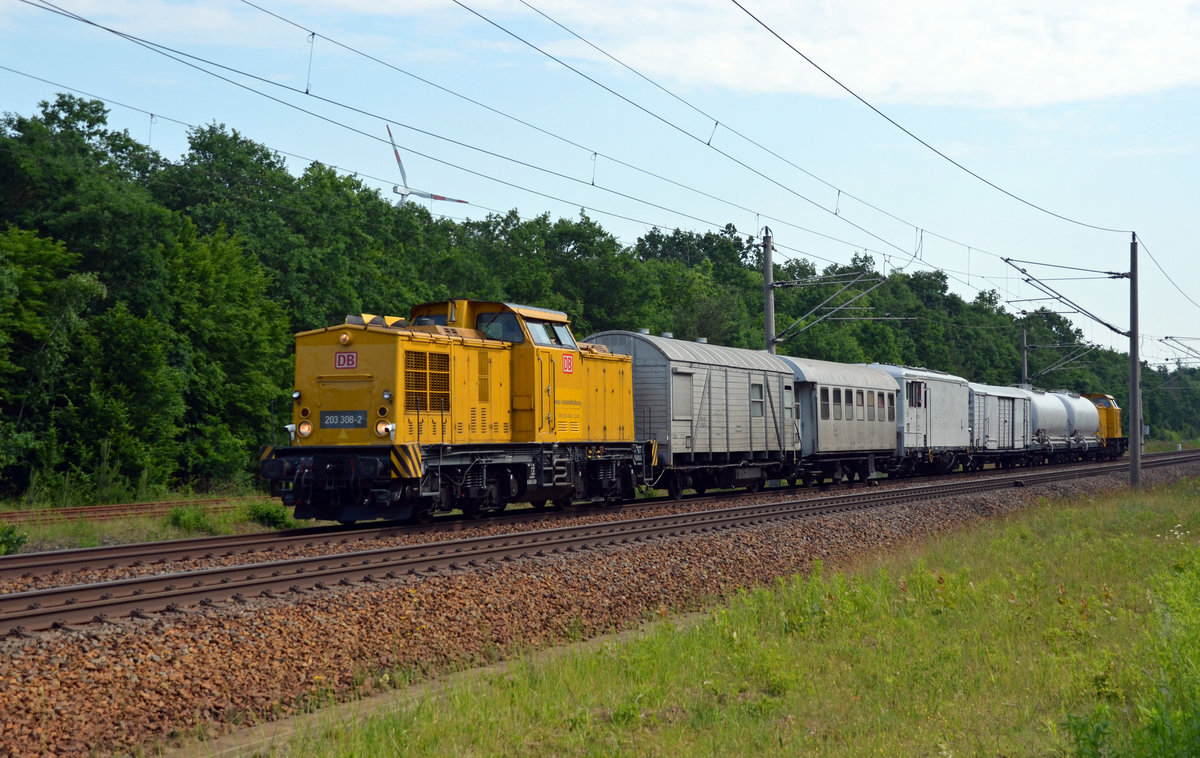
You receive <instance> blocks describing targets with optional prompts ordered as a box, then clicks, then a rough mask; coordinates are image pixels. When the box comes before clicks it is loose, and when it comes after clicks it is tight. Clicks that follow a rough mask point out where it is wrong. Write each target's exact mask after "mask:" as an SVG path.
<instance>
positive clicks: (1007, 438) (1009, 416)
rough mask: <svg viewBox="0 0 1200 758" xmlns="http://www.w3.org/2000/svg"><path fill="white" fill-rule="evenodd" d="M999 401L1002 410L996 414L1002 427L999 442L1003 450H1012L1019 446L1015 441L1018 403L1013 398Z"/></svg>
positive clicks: (1003, 398) (999, 432)
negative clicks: (1015, 420) (1015, 419)
mask: <svg viewBox="0 0 1200 758" xmlns="http://www.w3.org/2000/svg"><path fill="white" fill-rule="evenodd" d="M999 400H1000V410H999V413H997V414H996V417H997V423H998V424H999V427H1000V428H999V429H997V434H998V437H999V440H998V442H999V445H1000V447H1001V448H1003V449H1006V450H1011V449H1012V448H1014V447H1016V446H1017V444H1016V439H1015V434H1016V424H1015V423H1014V418H1015V416H1016V403H1017V401H1016V400H1015V399H1014V398H1011V397H1002V398H999Z"/></svg>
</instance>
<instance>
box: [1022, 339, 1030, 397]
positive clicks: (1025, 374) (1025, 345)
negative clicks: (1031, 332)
mask: <svg viewBox="0 0 1200 758" xmlns="http://www.w3.org/2000/svg"><path fill="white" fill-rule="evenodd" d="M1021 384H1023V385H1024V384H1029V341H1028V337H1026V335H1025V327H1021Z"/></svg>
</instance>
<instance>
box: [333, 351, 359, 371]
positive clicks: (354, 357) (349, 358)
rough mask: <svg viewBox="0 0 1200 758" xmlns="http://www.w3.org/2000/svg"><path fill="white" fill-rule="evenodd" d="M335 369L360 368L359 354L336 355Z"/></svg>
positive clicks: (334, 356) (334, 355)
mask: <svg viewBox="0 0 1200 758" xmlns="http://www.w3.org/2000/svg"><path fill="white" fill-rule="evenodd" d="M333 367H334V368H358V353H334V354H333Z"/></svg>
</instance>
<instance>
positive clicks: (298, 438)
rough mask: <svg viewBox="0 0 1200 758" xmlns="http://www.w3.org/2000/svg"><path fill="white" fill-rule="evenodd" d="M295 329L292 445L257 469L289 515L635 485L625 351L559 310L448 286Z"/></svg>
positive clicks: (563, 495)
mask: <svg viewBox="0 0 1200 758" xmlns="http://www.w3.org/2000/svg"><path fill="white" fill-rule="evenodd" d="M410 318H411V323H409V322H406V321H405V320H404V319H400V318H394V317H381V316H372V315H369V314H364V315H362V316H351V317H348V318H347V320H346V323H345V324H342V325H340V326H333V327H328V328H324V329H316V330H313V331H308V332H302V333H300V334H297V335H296V372H295V391H294V392H293V394H292V398H293V407H292V423H291V424H290V425H289V426H288V429H289V434H290V436H291V440H290V444H289V445H287V446H285V447H278V448H268V449H266V450H265V451H264V453H263V456H262V459H261V462H260V472H261V474H262V476H263V477H264V478H266V479H268V480H269V481H270V483H271V490H272V494H273V495H276V496H278V497H280V498H282V500H283V502H284V504H286V505H293V506H295V513H296V517H297V518H318V519H329V520H337V521H344V522H348V521H355V520H360V519H370V518H389V519H407V518H411V519H414V520H417V521H423V520H426V519H427V518H428V517H430V516H431V515H432V514H433V513H435V512H438V511H448V510H452V509H455V508H461V509H462V510H463V511H464V512H465V513H467V514H469V515H473V516H477V515H480V514H482V513H485V512H494V511H498V510H502V509H503V508H504V507H505V505H506V504H507V503H509V502H511V501H518V500H519V501H522V502H525V501H528V502H531V503H534V504H535V505H545V504H546V503H547V502H550V501H553V502H555V503H558V504H564V505H565V504H568V503H570V502H573V501H575V500H604V499H622V498H627V497H632V496H633V495H634V492H635V487H636V485H637V484H638V483H639V482H641V481H643V480H644V478H645V474H646V471H645V470H644V459H645V455H644V451H643V449H642V448H641V447H640V446H639V445H638V444H637V443H636V442H635V441H634V440H635V437H634V429H633V424H632V419H633V411H632V390H633V386H632V370H631V365H630V359H629V357H628V356H625V355H613V354H611V353H610V352H609V350H608V349H607V348H605V347H603V346H600V345H589V344H582V343H576V342H575V340H574V338H573V336H572V334H571V331H570V328H569V326H568V321H567V317H566V315H565V314H563V313H561V312H559V311H552V310H547V309H543V308H532V307H528V306H521V305H513V304H508V303H498V302H477V301H469V300H450V301H446V302H439V303H427V304H424V305H419V306H417V307H415V308H413V309H412V312H411V314H410Z"/></svg>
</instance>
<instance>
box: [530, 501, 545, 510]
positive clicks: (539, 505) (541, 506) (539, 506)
mask: <svg viewBox="0 0 1200 758" xmlns="http://www.w3.org/2000/svg"><path fill="white" fill-rule="evenodd" d="M529 504H530V505H532V506H533V509H534V510H535V511H544V510H546V501H545V500H530V501H529Z"/></svg>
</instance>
